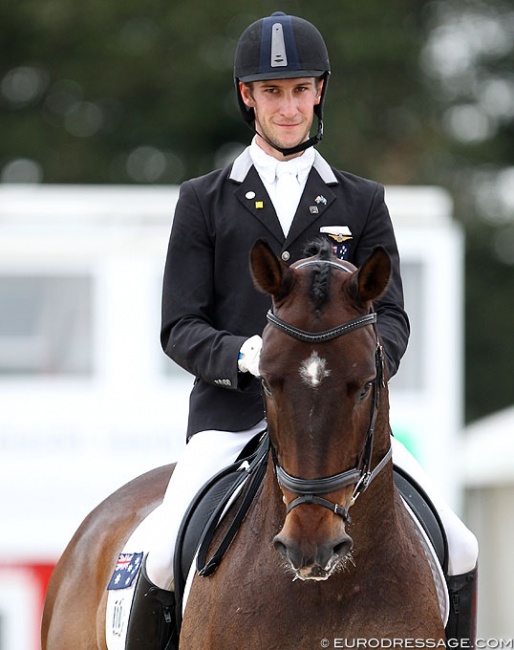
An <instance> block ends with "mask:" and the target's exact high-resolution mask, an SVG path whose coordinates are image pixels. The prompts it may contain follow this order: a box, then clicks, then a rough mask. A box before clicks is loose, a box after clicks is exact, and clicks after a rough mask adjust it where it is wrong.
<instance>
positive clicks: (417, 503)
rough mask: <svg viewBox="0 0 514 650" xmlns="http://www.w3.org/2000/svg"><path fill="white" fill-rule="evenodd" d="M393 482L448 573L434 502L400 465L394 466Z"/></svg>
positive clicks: (441, 528) (445, 547)
mask: <svg viewBox="0 0 514 650" xmlns="http://www.w3.org/2000/svg"><path fill="white" fill-rule="evenodd" d="M394 483H395V485H396V488H397V489H398V491H399V492H400V494H401V496H402V497H403V499H404V500H405V501H406V503H407V504H408V506H409V507H410V509H411V511H412V512H413V514H414V515H415V516H416V519H417V520H418V522H419V524H420V525H421V527H422V528H423V530H424V531H425V533H426V535H427V537H428V539H429V541H430V543H431V544H432V546H433V548H434V550H435V553H436V555H437V559H438V561H439V564H440V565H441V568H442V569H443V572H444V575H447V574H448V541H447V539H446V533H445V531H444V527H443V524H442V522H441V519H440V517H439V514H438V513H437V510H436V509H435V506H434V504H433V503H432V501H431V500H430V498H429V497H428V495H427V494H426V492H425V491H424V490H423V488H422V487H421V486H420V485H419V484H418V483H417V482H416V481H415V480H414V479H413V478H412V477H411V476H409V475H408V474H407V473H406V472H404V471H403V470H402V469H401V468H400V467H397V466H396V465H395V467H394Z"/></svg>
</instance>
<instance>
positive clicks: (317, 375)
mask: <svg viewBox="0 0 514 650" xmlns="http://www.w3.org/2000/svg"><path fill="white" fill-rule="evenodd" d="M329 374H330V370H327V360H326V359H322V358H321V357H320V356H319V354H318V353H317V352H313V353H312V354H311V356H310V357H309V358H308V359H306V360H305V361H303V362H302V364H301V365H300V375H301V377H302V379H303V380H304V382H305V383H306V384H308V385H309V386H311V387H312V388H318V386H319V385H320V384H321V382H322V381H323V379H324V378H325V377H328V376H329Z"/></svg>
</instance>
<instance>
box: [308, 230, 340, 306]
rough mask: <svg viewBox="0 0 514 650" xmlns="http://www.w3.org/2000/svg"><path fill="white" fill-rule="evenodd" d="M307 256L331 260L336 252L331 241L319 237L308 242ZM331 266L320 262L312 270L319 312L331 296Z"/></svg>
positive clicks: (312, 289) (312, 295)
mask: <svg viewBox="0 0 514 650" xmlns="http://www.w3.org/2000/svg"><path fill="white" fill-rule="evenodd" d="M305 256H306V257H318V258H319V259H320V260H329V259H332V258H333V257H334V254H333V250H332V246H331V244H330V242H329V241H327V239H326V238H325V237H319V238H317V239H315V240H313V241H311V242H309V243H308V244H307V246H306V247H305ZM331 268H332V267H331V266H330V264H320V265H319V266H316V267H314V270H313V272H312V276H311V287H310V291H311V297H312V299H313V302H314V307H315V309H316V311H317V312H320V311H321V310H322V309H323V307H324V306H325V304H326V303H327V301H328V298H329V289H330V275H331Z"/></svg>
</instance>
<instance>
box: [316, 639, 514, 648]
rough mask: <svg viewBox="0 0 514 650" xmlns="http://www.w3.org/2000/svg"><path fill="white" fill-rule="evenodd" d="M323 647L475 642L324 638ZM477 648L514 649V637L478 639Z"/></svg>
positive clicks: (464, 643)
mask: <svg viewBox="0 0 514 650" xmlns="http://www.w3.org/2000/svg"><path fill="white" fill-rule="evenodd" d="M320 646H321V647H322V648H347V649H348V650H355V649H357V648H363V649H364V650H374V649H375V648H377V649H380V650H394V649H395V648H406V649H408V650H411V649H413V650H415V649H420V648H430V649H432V648H444V649H445V648H450V649H455V650H471V648H473V643H472V641H471V639H448V640H442V639H415V638H407V639H343V638H335V639H332V640H330V639H326V638H325V639H322V640H321V643H320ZM474 647H475V649H476V650H514V639H476V641H475V645H474Z"/></svg>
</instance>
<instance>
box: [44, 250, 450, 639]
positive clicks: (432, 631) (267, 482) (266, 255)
mask: <svg viewBox="0 0 514 650" xmlns="http://www.w3.org/2000/svg"><path fill="white" fill-rule="evenodd" d="M250 268H251V273H252V276H253V279H254V282H255V285H256V286H257V288H258V289H259V290H261V291H263V292H265V293H267V294H269V295H270V296H271V304H272V307H271V309H270V311H269V312H268V314H267V319H268V323H267V325H266V327H265V329H264V332H263V348H262V353H261V359H260V374H261V380H262V387H263V396H264V401H265V408H266V418H267V427H268V435H269V447H270V452H269V455H268V458H267V459H266V468H265V474H264V479H263V481H262V484H261V486H260V488H259V489H258V492H257V494H256V496H255V498H254V499H253V501H252V503H251V505H250V508H249V510H248V512H247V514H246V517H245V519H244V521H243V522H242V524H241V527H240V529H239V531H238V533H237V535H236V536H235V538H234V539H233V541H232V544H231V546H230V547H229V549H228V551H227V553H226V556H225V557H224V559H223V561H222V562H221V563H220V564H219V566H218V567H217V570H216V571H215V572H214V573H213V574H212V575H210V576H209V577H204V576H201V575H196V576H195V578H194V579H193V582H192V586H191V589H190V592H189V596H188V600H187V605H186V607H185V611H184V616H183V621H182V627H181V633H180V643H179V647H180V650H200V649H205V650H207V649H209V650H236V648H237V649H240V648H242V647H243V648H245V649H247V650H261V649H266V650H270V649H280V650H287V649H293V648H294V649H301V650H307V649H308V650H311V649H312V648H316V647H327V648H328V647H355V644H359V645H363V644H364V645H365V646H366V644H369V646H370V647H377V644H380V643H382V646H381V647H384V646H383V641H380V640H384V639H387V640H389V642H390V644H393V643H402V642H406V641H405V640H410V641H411V642H413V640H415V642H416V643H422V644H423V643H432V644H440V645H441V646H442V645H443V644H444V640H445V631H444V623H443V622H442V620H441V613H440V608H439V602H438V597H437V593H436V587H435V584H434V578H433V574H432V570H431V568H430V566H429V562H428V561H427V559H426V556H425V551H424V549H423V547H422V544H421V542H420V539H419V536H418V534H417V532H416V529H415V525H414V523H413V522H412V519H411V516H410V515H409V514H408V512H407V509H406V508H405V506H404V503H403V501H402V499H401V497H400V496H399V494H398V492H397V489H396V487H395V484H394V480H393V464H392V452H391V442H390V425H389V401H388V390H387V377H386V375H387V371H386V368H385V362H384V352H383V349H382V345H381V342H380V338H379V335H378V331H377V326H376V321H377V314H376V312H375V311H374V310H373V303H374V301H376V300H377V299H378V298H379V297H380V296H381V295H382V294H383V293H384V291H385V290H386V288H387V285H388V282H389V280H390V276H391V261H390V258H389V256H388V254H387V252H386V251H385V249H383V248H381V247H378V248H376V249H375V250H374V251H373V252H372V253H371V254H370V256H369V257H368V259H367V260H366V261H365V262H364V263H363V264H362V266H361V267H360V268H359V269H357V268H355V267H354V266H353V265H351V264H350V263H348V262H344V261H341V260H338V259H337V258H335V257H334V256H333V255H332V253H331V250H330V247H328V248H327V247H324V246H318V248H317V249H316V250H315V251H314V250H313V251H311V254H310V255H309V256H308V257H306V258H304V259H302V260H300V261H298V262H295V263H294V264H292V265H291V266H288V265H287V264H285V263H284V262H283V261H282V260H281V259H280V258H279V257H277V256H276V255H275V253H274V252H273V251H272V249H271V248H270V246H269V245H268V244H267V243H266V242H264V241H258V242H256V244H255V245H254V247H253V249H252V251H251V255H250ZM172 469H173V468H172V467H171V466H165V467H163V468H159V469H157V470H154V471H152V472H149V473H148V474H146V475H144V476H143V477H139V478H137V479H135V480H134V481H133V482H131V483H129V484H127V485H126V486H124V487H123V488H121V489H120V490H119V491H118V492H117V493H114V494H113V495H111V496H110V497H108V498H107V499H106V501H104V502H103V503H102V504H100V506H98V507H97V508H96V510H94V511H93V512H92V513H91V514H90V515H89V516H88V518H86V520H85V521H84V522H83V524H82V525H81V527H80V528H79V530H78V531H77V533H76V534H75V536H74V538H73V539H72V541H71V542H70V544H69V546H68V547H67V549H66V551H65V553H64V555H63V557H62V559H61V560H60V561H59V563H58V565H57V567H56V570H55V572H54V575H53V577H52V580H51V582H50V585H49V589H48V594H47V599H46V604H45V610H44V615H43V623H42V650H65V649H66V650H69V648H74V650H86V649H87V650H105V649H106V642H105V602H106V586H107V584H108V582H109V579H110V577H111V575H112V572H113V570H114V567H115V564H116V559H117V557H118V554H119V552H120V550H121V549H122V548H123V545H124V543H125V541H126V540H127V539H128V537H129V536H130V534H131V533H132V531H133V530H134V529H135V528H136V526H137V525H138V523H139V522H140V521H141V520H142V519H143V518H144V517H145V516H146V514H147V513H149V512H150V511H151V510H152V509H153V508H154V507H156V506H157V505H158V503H159V502H160V500H161V499H162V496H163V494H164V491H165V489H166V485H167V482H168V479H169V476H170V474H171V472H172ZM236 506H237V504H236ZM223 529H224V523H223V522H222V524H221V526H220V530H219V532H217V533H216V536H215V538H214V540H213V545H216V543H217V542H219V540H221V539H223V535H224V530H223ZM79 583H80V587H79ZM373 644H375V645H373ZM366 647H367V646H366ZM387 647H391V645H389V646H387Z"/></svg>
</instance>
